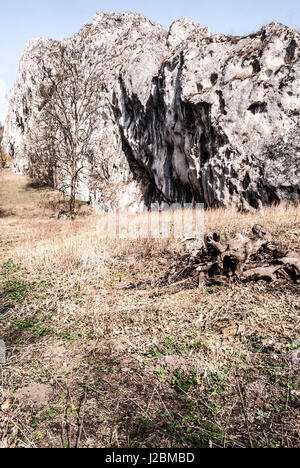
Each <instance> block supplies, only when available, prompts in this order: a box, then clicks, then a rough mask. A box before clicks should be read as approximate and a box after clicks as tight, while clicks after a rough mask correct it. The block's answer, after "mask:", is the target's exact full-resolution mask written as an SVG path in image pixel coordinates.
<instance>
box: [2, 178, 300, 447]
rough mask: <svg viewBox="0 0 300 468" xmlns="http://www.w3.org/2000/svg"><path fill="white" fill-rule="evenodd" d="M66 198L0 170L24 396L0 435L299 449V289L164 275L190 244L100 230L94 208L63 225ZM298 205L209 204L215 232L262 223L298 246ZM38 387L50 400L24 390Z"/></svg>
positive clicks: (11, 352) (14, 387) (9, 334)
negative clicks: (106, 234) (167, 280)
mask: <svg viewBox="0 0 300 468" xmlns="http://www.w3.org/2000/svg"><path fill="white" fill-rule="evenodd" d="M61 206H62V202H61V200H60V199H59V195H58V194H56V193H55V192H53V191H51V190H49V189H38V188H36V187H35V186H34V185H33V186H32V185H30V181H29V180H28V179H27V178H26V177H25V176H17V175H14V174H11V173H9V172H7V171H4V172H2V173H1V174H0V339H1V337H3V339H4V340H5V341H6V343H7V346H8V361H7V364H6V365H5V366H3V376H4V379H3V382H4V384H3V387H2V389H1V390H0V392H1V394H0V405H1V398H2V401H3V402H5V401H7V398H8V397H10V398H12V399H13V406H12V408H11V410H10V411H9V413H8V414H4V413H2V422H0V442H1V443H3V444H4V445H5V444H6V445H8V446H30V447H45V446H47V447H48V446H49V447H61V446H72V447H73V446H80V447H110V446H112V447H134V446H140V447H153V448H154V447H157V446H163V447H189V448H192V447H202V446H203V447H206V446H211V445H212V446H213V447H247V446H258V447H281V446H283V447H296V446H298V445H299V425H298V423H299V416H300V415H299V365H296V364H295V363H294V362H293V360H292V356H293V352H294V349H293V348H294V347H295V346H296V345H295V343H296V342H297V339H299V338H300V330H299V306H300V304H299V288H298V287H297V286H296V285H276V284H275V285H268V284H265V283H258V284H248V285H244V284H240V283H238V282H237V283H233V284H231V285H223V286H212V287H209V286H206V285H203V286H202V287H201V288H199V289H198V288H197V289H189V288H186V287H185V286H184V285H177V284H171V285H166V284H163V283H162V282H161V281H160V279H161V278H163V277H164V275H165V273H166V271H167V270H168V268H169V266H170V264H172V263H173V262H174V261H176V260H178V259H180V256H181V255H182V254H183V253H184V251H183V245H182V244H180V243H179V242H178V241H174V240H161V241H159V240H152V239H148V240H136V241H133V240H132V241H129V240H120V241H117V240H114V239H109V240H103V239H99V237H98V236H97V231H96V227H97V223H98V222H99V216H97V215H95V214H94V213H92V212H90V211H89V210H88V208H87V207H85V206H83V207H81V209H80V211H79V213H82V215H81V216H78V217H77V218H76V220H75V221H73V222H72V221H64V222H59V221H57V212H58V211H59V209H60V207H61ZM299 214H300V209H299V206H298V207H291V206H290V207H285V206H279V207H272V208H267V209H265V210H264V211H263V212H259V213H251V214H241V213H237V212H236V211H234V210H230V209H227V210H225V209H224V210H221V209H219V210H209V211H207V212H206V213H205V229H206V230H207V231H212V230H213V231H218V232H221V234H222V236H225V237H226V236H229V235H230V234H232V233H234V232H236V231H239V232H245V233H246V232H249V230H250V228H251V227H252V226H253V224H255V223H259V224H262V225H263V226H264V227H266V228H267V229H268V230H270V231H271V232H272V234H273V235H274V237H275V239H277V240H280V241H282V242H284V243H285V244H287V245H288V246H290V247H291V248H293V249H299V233H300V225H299ZM128 285H132V287H131V289H130V288H128ZM139 285H140V286H139ZM40 385H43V386H44V387H46V389H47V390H48V391H49V392H50V395H51V396H50V397H48V399H47V401H46V402H45V401H43V398H42V397H41V395H40V401H36V399H35V401H34V402H33V404H32V405H31V406H30V407H29V406H28V401H27V400H26V399H24V400H22V399H21V400H20V396H19V397H18V398H19V399H17V396H18V395H21V394H24V391H23V390H24V387H26V388H27V390H28V392H29V394H30V392H32V395H35V394H36V393H35V392H36V391H37V387H36V386H40ZM38 389H39V391H40V392H41V387H38ZM44 390H45V389H44ZM46 394H47V395H48V393H47V392H46ZM43 395H44V394H43ZM43 395H42V396H43Z"/></svg>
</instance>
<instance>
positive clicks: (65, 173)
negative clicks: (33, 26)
mask: <svg viewBox="0 0 300 468" xmlns="http://www.w3.org/2000/svg"><path fill="white" fill-rule="evenodd" d="M89 54H90V52H89ZM36 64H37V66H38V68H39V72H40V73H41V74H42V77H43V81H42V84H41V85H40V88H39V93H38V96H37V99H36V101H37V102H36V103H35V105H36V106H37V108H38V113H39V115H38V117H37V125H36V126H35V129H33V130H32V131H31V134H30V140H31V142H30V149H29V153H30V160H31V163H32V166H33V168H34V170H35V172H38V177H39V179H40V180H43V179H47V178H48V181H49V179H50V181H51V183H52V185H53V186H54V187H56V188H59V189H60V190H61V191H63V192H64V193H66V194H68V195H70V204H69V207H70V212H71V213H74V211H75V202H76V194H77V189H78V184H79V181H80V176H81V175H82V174H83V172H84V169H87V166H88V165H89V162H91V160H92V158H93V147H94V146H95V138H96V128H97V120H99V117H98V116H99V107H100V95H101V92H102V91H103V84H102V80H101V70H100V66H99V63H98V62H97V60H95V61H94V62H93V61H92V60H91V57H89V58H88V56H87V54H85V53H84V50H82V43H81V44H80V46H78V47H76V45H75V44H72V46H71V47H69V46H66V45H64V44H59V45H58V46H57V48H56V49H55V51H53V52H52V53H49V54H48V55H47V56H46V57H45V58H43V59H42V60H41V57H37V58H36ZM41 172H43V174H41Z"/></svg>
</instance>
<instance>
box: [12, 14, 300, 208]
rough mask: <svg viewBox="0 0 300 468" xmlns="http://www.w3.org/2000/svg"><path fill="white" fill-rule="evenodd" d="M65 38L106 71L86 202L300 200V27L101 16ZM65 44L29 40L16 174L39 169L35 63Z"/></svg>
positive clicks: (84, 185) (82, 193)
mask: <svg viewBox="0 0 300 468" xmlns="http://www.w3.org/2000/svg"><path fill="white" fill-rule="evenodd" d="M63 43H64V45H65V46H66V47H69V48H70V50H71V49H72V47H75V45H76V47H77V48H78V47H82V50H83V55H84V57H86V59H85V63H84V66H85V67H86V68H87V69H88V68H89V67H92V65H93V61H95V60H98V61H100V62H101V64H102V69H103V75H102V77H101V79H102V80H103V90H102V92H101V95H99V96H98V101H99V118H98V120H97V125H96V126H95V132H94V135H93V157H92V161H87V163H86V170H85V171H84V175H83V177H82V179H81V181H80V184H79V187H78V196H79V197H80V198H83V199H85V200H90V201H91V203H92V204H93V205H94V206H95V207H98V208H99V209H109V207H110V206H111V205H119V206H131V207H132V208H137V207H139V206H142V205H144V204H149V203H151V202H152V201H160V200H161V201H167V202H169V203H172V202H179V201H180V202H192V201H196V202H203V203H205V205H206V206H229V205H234V206H236V207H238V208H240V209H257V208H259V207H261V206H262V205H265V204H270V203H273V202H279V201H281V200H291V201H297V200H299V198H300V187H299V180H300V119H299V115H300V100H299V98H300V86H299V85H300V62H299V58H300V49H299V45H300V34H299V32H298V31H295V30H292V29H289V28H288V27H286V26H284V25H282V24H278V23H276V24H275V23H272V24H270V25H268V26H266V27H263V28H262V29H261V30H260V31H259V32H257V33H255V34H251V35H250V36H246V37H232V36H225V35H213V34H212V33H211V32H210V31H209V29H208V28H206V27H204V26H201V25H198V24H197V23H195V22H192V21H189V20H186V19H183V20H179V21H176V22H175V23H173V24H172V25H171V27H170V30H169V32H166V31H165V30H164V29H163V28H162V26H160V25H158V24H154V23H151V22H150V21H148V20H146V19H145V18H144V17H143V16H142V15H139V14H134V13H126V14H124V15H119V14H111V15H107V14H104V13H99V14H97V15H96V16H95V18H94V21H93V23H92V24H90V25H86V26H84V27H83V28H82V29H81V30H80V31H79V32H78V33H77V34H75V36H74V37H73V38H71V39H67V40H65V41H63ZM58 44H59V43H58V42H56V41H52V40H49V39H47V40H46V39H37V40H33V41H30V43H29V44H28V46H27V48H26V50H25V52H24V55H23V57H22V60H21V63H20V70H19V76H18V79H17V83H16V85H15V88H14V89H13V90H12V92H11V94H10V99H9V108H8V115H7V120H6V124H5V135H4V143H5V145H6V148H7V150H8V152H9V153H10V154H11V155H12V156H13V157H14V161H15V168H16V170H17V171H21V172H22V171H24V170H27V169H28V168H29V167H31V169H34V163H33V161H31V160H30V157H29V156H28V155H29V154H30V151H29V148H28V145H29V142H30V141H31V140H30V135H31V133H32V132H33V129H34V128H35V127H36V122H37V120H38V114H39V108H38V107H37V106H36V104H35V103H36V102H37V100H38V98H40V93H41V85H42V84H43V80H44V77H43V76H42V75H41V74H40V73H39V71H38V69H37V68H36V66H35V64H36V58H37V57H45V56H47V54H48V53H49V52H50V51H53V49H55V48H56V47H58ZM81 66H82V64H81ZM49 67H51V62H50V61H49Z"/></svg>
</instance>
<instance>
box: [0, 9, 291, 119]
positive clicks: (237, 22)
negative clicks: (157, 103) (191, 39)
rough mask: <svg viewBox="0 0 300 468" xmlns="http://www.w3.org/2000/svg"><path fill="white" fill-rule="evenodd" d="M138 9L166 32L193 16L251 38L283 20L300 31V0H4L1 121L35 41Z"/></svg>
mask: <svg viewBox="0 0 300 468" xmlns="http://www.w3.org/2000/svg"><path fill="white" fill-rule="evenodd" d="M97 11H105V12H108V13H110V12H125V11H136V12H139V13H142V14H144V16H146V17H147V18H149V19H151V20H152V21H157V22H159V23H161V24H162V25H163V26H164V27H165V28H168V27H169V25H170V24H171V23H172V21H174V20H175V19H178V18H183V17H185V18H189V19H192V20H195V21H197V22H199V23H201V24H204V25H206V26H208V27H209V28H210V29H211V30H212V31H213V32H214V33H228V34H237V35H239V34H247V33H251V32H254V31H256V30H258V29H260V27H261V26H262V25H264V24H267V23H270V22H272V21H279V22H281V23H284V24H287V25H288V26H291V27H293V28H296V29H300V1H299V0H242V1H241V0H211V1H208V0H148V1H144V2H142V1H137V0H125V1H121V0H97V1H96V0H10V1H7V0H5V1H4V0H3V1H2V2H1V10H0V15H1V16H0V120H2V121H3V119H4V113H5V99H4V98H5V94H6V93H7V91H8V90H9V89H10V88H11V87H12V86H13V83H14V81H15V79H16V75H17V70H18V63H19V60H20V57H21V55H22V52H23V50H24V48H25V45H26V43H27V41H28V40H29V39H31V38H33V37H51V38H53V39H63V38H65V37H69V36H71V35H72V34H73V33H74V32H75V31H77V30H78V29H79V28H80V27H81V26H82V25H83V24H84V23H88V22H91V21H92V18H93V15H94V13H96V12H97Z"/></svg>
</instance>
